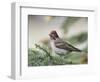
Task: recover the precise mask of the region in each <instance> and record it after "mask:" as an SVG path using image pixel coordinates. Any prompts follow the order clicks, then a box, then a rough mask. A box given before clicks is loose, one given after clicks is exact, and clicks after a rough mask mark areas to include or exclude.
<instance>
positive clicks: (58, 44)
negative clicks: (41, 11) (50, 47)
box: [55, 39, 81, 51]
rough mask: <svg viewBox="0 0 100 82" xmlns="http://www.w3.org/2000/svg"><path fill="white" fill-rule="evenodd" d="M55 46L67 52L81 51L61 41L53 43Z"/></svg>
mask: <svg viewBox="0 0 100 82" xmlns="http://www.w3.org/2000/svg"><path fill="white" fill-rule="evenodd" d="M55 46H56V47H58V48H61V49H65V50H69V51H81V50H79V49H77V48H75V47H74V46H72V45H71V44H69V43H67V42H64V41H63V40H61V39H60V40H56V41H55Z"/></svg>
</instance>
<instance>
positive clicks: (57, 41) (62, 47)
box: [49, 30, 81, 54]
mask: <svg viewBox="0 0 100 82" xmlns="http://www.w3.org/2000/svg"><path fill="white" fill-rule="evenodd" d="M49 36H50V43H51V48H52V50H53V51H54V52H55V53H57V54H66V53H68V52H72V51H75V52H81V50H79V49H78V48H75V47H74V46H72V45H71V44H69V43H67V42H65V41H63V40H62V39H61V38H60V37H59V36H58V34H57V32H56V31H55V30H54V31H51V33H50V34H49Z"/></svg>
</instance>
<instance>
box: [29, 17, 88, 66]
mask: <svg viewBox="0 0 100 82" xmlns="http://www.w3.org/2000/svg"><path fill="white" fill-rule="evenodd" d="M28 28H29V44H28V45H29V51H28V52H29V53H28V58H29V59H28V65H29V66H41V65H63V64H80V63H87V53H86V54H85V55H82V57H80V53H69V55H67V56H65V57H63V58H62V57H59V56H57V57H53V56H52V53H51V52H52V51H51V48H50V42H49V41H50V38H49V35H48V34H49V33H50V32H51V31H52V30H56V31H57V33H58V34H59V36H60V37H61V38H62V39H63V40H64V41H66V42H69V43H70V44H72V45H73V46H75V47H77V48H79V49H81V50H84V51H85V52H88V51H87V49H88V18H87V17H70V16H45V15H29V16H28ZM47 54H48V55H47ZM51 56H52V57H51ZM80 59H81V60H82V62H80ZM55 60H56V61H55ZM39 61H40V62H39ZM41 62H42V63H41ZM59 62H60V63H59Z"/></svg>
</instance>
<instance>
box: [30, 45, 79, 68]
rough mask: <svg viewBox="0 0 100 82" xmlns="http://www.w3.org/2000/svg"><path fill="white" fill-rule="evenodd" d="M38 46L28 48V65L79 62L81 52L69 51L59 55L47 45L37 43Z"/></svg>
mask: <svg viewBox="0 0 100 82" xmlns="http://www.w3.org/2000/svg"><path fill="white" fill-rule="evenodd" d="M35 46H36V48H32V49H29V50H28V66H50V65H66V64H79V63H80V61H79V60H80V53H69V54H67V55H63V56H59V55H57V54H55V53H52V52H51V49H49V48H48V47H47V46H42V47H41V46H40V45H37V44H35Z"/></svg>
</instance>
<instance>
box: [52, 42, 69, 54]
mask: <svg viewBox="0 0 100 82" xmlns="http://www.w3.org/2000/svg"><path fill="white" fill-rule="evenodd" d="M51 48H52V51H54V52H55V53H57V54H66V53H67V52H68V51H67V50H64V49H61V48H57V47H56V46H55V43H54V41H51Z"/></svg>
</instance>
